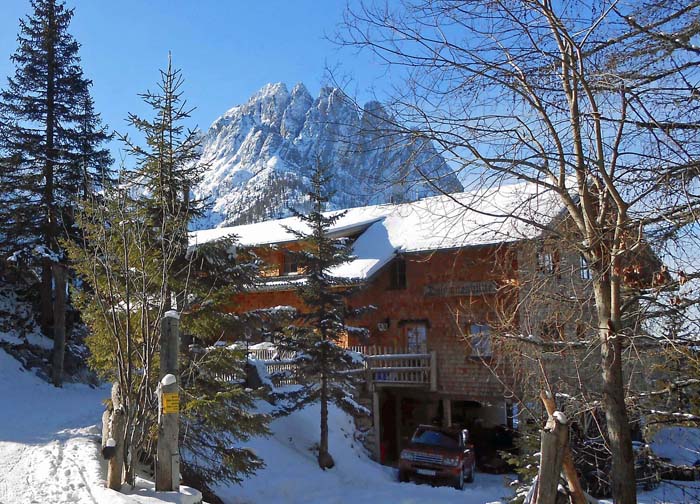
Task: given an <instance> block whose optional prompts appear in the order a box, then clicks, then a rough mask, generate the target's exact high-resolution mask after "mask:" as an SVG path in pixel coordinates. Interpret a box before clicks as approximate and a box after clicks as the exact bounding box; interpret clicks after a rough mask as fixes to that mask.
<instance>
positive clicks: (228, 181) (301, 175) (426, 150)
mask: <svg viewBox="0 0 700 504" xmlns="http://www.w3.org/2000/svg"><path fill="white" fill-rule="evenodd" d="M391 121H392V119H391V118H390V117H389V116H388V115H387V113H386V111H385V110H384V109H383V108H382V107H381V105H380V104H379V103H377V102H370V103H368V104H367V105H365V107H364V108H362V109H361V108H358V107H357V106H356V105H355V104H354V103H352V102H351V101H350V100H348V99H347V98H346V96H345V95H344V94H343V93H342V91H341V90H339V89H337V88H331V87H325V88H322V89H321V91H320V94H319V96H318V97H317V98H313V97H312V96H311V95H310V94H309V92H308V90H307V89H306V88H305V87H304V85H303V84H297V85H296V86H294V88H293V89H292V91H291V92H289V91H288V89H287V87H286V86H285V85H284V84H282V83H278V84H268V85H266V86H264V87H263V88H262V89H261V90H260V91H258V92H257V93H256V94H255V95H253V97H252V98H250V100H248V102H247V103H245V104H243V105H239V106H236V107H234V108H232V109H230V110H229V111H228V112H226V113H225V114H224V115H223V116H221V117H220V118H218V119H217V120H216V121H214V123H213V124H212V125H211V127H210V128H209V131H207V132H206V133H205V134H204V138H203V145H202V147H203V149H202V157H201V161H202V162H203V163H206V164H207V165H208V168H207V171H206V174H205V177H204V180H203V181H202V183H201V184H200V185H199V186H198V187H197V188H195V190H194V192H195V196H196V197H199V198H201V197H210V198H211V200H212V203H213V208H212V210H211V212H210V213H209V215H207V216H206V217H205V218H204V219H202V220H200V221H199V222H198V223H197V224H196V228H197V229H202V228H211V227H215V226H224V225H232V224H244V223H250V222H257V221H260V220H264V219H267V218H271V217H274V218H277V217H284V216H287V215H289V211H288V208H289V207H290V206H291V207H294V208H297V209H303V207H304V205H305V202H306V192H307V190H308V181H309V174H310V173H311V171H312V170H313V167H314V166H315V165H316V163H317V162H320V163H322V164H323V165H324V166H325V167H327V169H328V172H329V175H330V176H331V178H332V187H331V189H333V190H335V191H336V194H335V196H334V197H333V198H332V200H331V201H330V204H329V208H328V209H329V210H330V209H337V208H349V207H355V206H361V205H368V204H376V203H385V202H389V201H394V202H399V201H410V200H414V199H418V198H421V197H424V196H429V195H432V194H435V193H436V191H435V189H434V188H432V187H431V186H429V185H428V184H426V183H425V182H424V180H423V178H422V177H421V176H420V173H423V174H427V175H429V176H430V177H431V178H432V179H433V180H437V181H438V184H439V186H440V187H441V188H442V189H444V190H446V191H448V192H455V191H460V190H461V189H462V185H461V184H460V183H459V181H458V180H457V178H456V177H455V176H454V175H453V174H452V173H451V170H450V169H449V167H448V166H447V164H446V163H445V161H444V159H443V158H442V157H441V156H440V155H438V153H437V152H436V151H435V149H434V147H433V146H432V144H430V143H429V142H426V141H424V140H422V139H420V138H416V137H415V136H410V135H406V134H402V133H397V132H396V131H392V130H395V129H396V128H393V127H392V125H391ZM419 171H420V173H419Z"/></svg>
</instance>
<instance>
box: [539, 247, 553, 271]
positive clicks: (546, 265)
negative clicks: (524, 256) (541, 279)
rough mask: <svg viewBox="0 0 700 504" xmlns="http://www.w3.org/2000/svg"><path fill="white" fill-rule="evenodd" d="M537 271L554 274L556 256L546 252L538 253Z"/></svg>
mask: <svg viewBox="0 0 700 504" xmlns="http://www.w3.org/2000/svg"><path fill="white" fill-rule="evenodd" d="M537 269H538V270H539V271H540V272H542V273H547V274H551V273H554V254H552V252H550V251H544V250H540V251H539V252H537Z"/></svg>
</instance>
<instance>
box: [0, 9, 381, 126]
mask: <svg viewBox="0 0 700 504" xmlns="http://www.w3.org/2000/svg"><path fill="white" fill-rule="evenodd" d="M0 3H1V5H0V86H2V87H4V86H5V85H6V82H7V79H6V77H7V75H8V74H11V73H13V72H14V66H13V65H12V63H11V62H10V56H11V55H12V53H14V51H15V49H16V47H17V43H16V36H17V31H18V19H19V18H20V17H23V16H25V15H26V14H28V13H29V12H30V9H31V6H30V3H29V0H0ZM67 5H68V6H69V7H74V8H75V16H74V18H73V22H72V25H71V33H72V34H73V36H74V37H75V38H76V39H77V40H78V42H80V44H81V45H82V47H81V49H80V55H81V58H82V64H83V70H84V72H85V74H86V75H87V76H88V77H89V78H90V79H92V80H93V91H92V94H93V97H94V99H95V102H96V108H97V110H98V111H99V112H100V113H101V114H102V117H103V119H104V121H105V122H106V123H107V124H108V125H109V126H110V127H111V128H113V129H116V130H119V131H122V132H123V131H125V123H124V119H125V117H126V115H127V112H136V113H139V112H142V111H143V108H142V106H141V103H140V101H139V98H138V97H137V94H138V93H139V92H143V91H145V90H146V89H148V88H154V87H155V83H156V80H157V78H158V69H159V68H162V67H163V66H164V65H165V64H166V63H167V55H168V51H172V54H173V62H174V64H175V66H176V67H179V68H181V69H182V71H183V75H184V77H185V81H186V82H185V96H186V98H187V100H188V103H189V104H190V105H192V106H196V107H197V110H196V111H195V112H194V113H193V121H192V125H191V126H194V125H197V126H199V127H200V128H202V129H206V128H207V127H208V126H209V124H211V122H212V121H213V120H214V119H216V117H218V116H219V115H220V114H222V113H223V112H224V111H226V110H227V109H229V108H231V107H232V106H234V105H237V104H239V103H242V102H244V101H245V100H247V99H248V97H250V95H252V94H253V93H254V92H255V91H257V90H258V89H259V88H260V87H262V86H263V85H264V84H266V83H268V82H280V81H281V82H285V83H287V85H288V86H290V89H291V86H293V85H294V84H295V83H296V82H300V81H301V82H304V84H306V86H307V87H308V89H309V91H310V92H311V93H312V94H314V95H315V94H316V93H317V92H318V90H319V88H320V86H321V85H322V84H324V83H327V79H326V72H325V70H326V67H331V68H336V69H337V70H336V72H335V73H337V74H338V75H340V76H341V77H351V78H352V79H353V83H352V87H351V89H350V90H349V91H350V92H351V93H358V96H359V97H360V99H362V100H365V99H368V98H369V97H370V94H369V93H368V92H367V90H368V89H370V88H371V87H374V86H377V85H379V86H381V82H382V75H383V71H384V69H383V68H382V67H381V66H380V65H379V64H378V63H377V62H375V61H374V60H373V59H372V58H371V57H370V56H369V55H360V56H358V55H356V54H354V53H352V52H348V51H339V50H338V48H337V47H336V46H334V45H333V44H332V43H331V42H329V41H328V40H325V39H324V35H325V34H328V35H332V34H333V32H334V30H335V28H336V25H337V24H338V23H339V22H340V21H341V19H342V13H343V10H344V8H345V1H343V0H257V1H243V0H238V1H234V0H218V1H216V0H68V1H67Z"/></svg>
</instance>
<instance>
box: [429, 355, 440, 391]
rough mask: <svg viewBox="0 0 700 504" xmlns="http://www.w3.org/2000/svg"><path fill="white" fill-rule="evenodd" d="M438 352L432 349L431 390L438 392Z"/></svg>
mask: <svg viewBox="0 0 700 504" xmlns="http://www.w3.org/2000/svg"><path fill="white" fill-rule="evenodd" d="M437 381H438V380H437V353H436V352H435V350H431V351H430V391H431V392H437V388H438V387H437Z"/></svg>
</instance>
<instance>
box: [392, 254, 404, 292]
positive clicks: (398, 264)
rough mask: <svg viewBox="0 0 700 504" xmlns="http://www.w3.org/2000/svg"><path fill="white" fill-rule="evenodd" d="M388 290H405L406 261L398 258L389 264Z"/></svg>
mask: <svg viewBox="0 0 700 504" xmlns="http://www.w3.org/2000/svg"><path fill="white" fill-rule="evenodd" d="M389 288H390V289H405V288H406V260H405V259H404V258H402V257H398V258H396V259H395V260H394V262H393V263H391V278H390V280H389Z"/></svg>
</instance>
